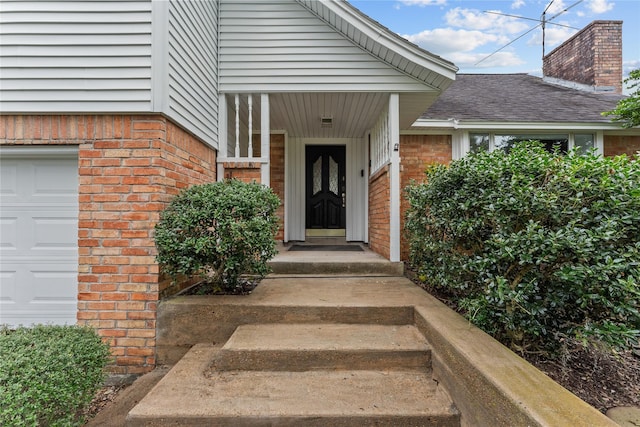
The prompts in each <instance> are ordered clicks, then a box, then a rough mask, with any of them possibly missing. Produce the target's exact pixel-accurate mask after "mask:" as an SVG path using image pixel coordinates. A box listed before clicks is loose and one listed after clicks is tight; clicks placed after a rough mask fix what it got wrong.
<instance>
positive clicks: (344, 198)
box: [342, 193, 347, 208]
mask: <svg viewBox="0 0 640 427" xmlns="http://www.w3.org/2000/svg"><path fill="white" fill-rule="evenodd" d="M342 207H343V208H346V207H347V194H346V193H342Z"/></svg>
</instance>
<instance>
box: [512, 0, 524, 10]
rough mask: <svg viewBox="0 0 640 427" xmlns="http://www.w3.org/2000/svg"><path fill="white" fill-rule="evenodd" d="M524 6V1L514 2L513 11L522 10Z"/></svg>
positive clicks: (516, 0)
mask: <svg viewBox="0 0 640 427" xmlns="http://www.w3.org/2000/svg"><path fill="white" fill-rule="evenodd" d="M524 5H525V2H524V0H514V1H513V3H511V9H520V8H521V7H522V6H524Z"/></svg>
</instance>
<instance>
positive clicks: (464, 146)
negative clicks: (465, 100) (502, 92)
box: [452, 129, 604, 159]
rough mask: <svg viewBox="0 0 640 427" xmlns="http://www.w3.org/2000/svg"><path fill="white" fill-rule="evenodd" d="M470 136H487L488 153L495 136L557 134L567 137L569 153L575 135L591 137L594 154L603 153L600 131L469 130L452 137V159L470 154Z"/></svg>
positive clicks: (601, 133)
mask: <svg viewBox="0 0 640 427" xmlns="http://www.w3.org/2000/svg"><path fill="white" fill-rule="evenodd" d="M472 134H476V135H477V134H480V135H488V136H489V151H490V152H491V151H493V150H495V149H496V146H495V136H496V135H515V136H517V135H530V134H535V135H545V134H548V135H558V134H566V135H568V146H569V151H571V150H572V149H573V148H574V147H575V136H576V135H589V134H590V135H593V137H594V141H593V146H594V148H595V149H596V153H597V154H600V155H602V154H603V153H604V134H603V132H602V131H596V130H586V129H585V130H562V129H553V130H547V131H541V130H537V129H522V130H514V129H504V130H503V129H497V130H487V129H475V130H474V129H471V130H464V131H458V132H456V133H455V134H454V135H453V143H454V147H456V149H454V150H453V153H452V154H453V157H454V159H459V158H462V157H464V156H466V155H467V154H469V153H470V152H471V139H470V135H472Z"/></svg>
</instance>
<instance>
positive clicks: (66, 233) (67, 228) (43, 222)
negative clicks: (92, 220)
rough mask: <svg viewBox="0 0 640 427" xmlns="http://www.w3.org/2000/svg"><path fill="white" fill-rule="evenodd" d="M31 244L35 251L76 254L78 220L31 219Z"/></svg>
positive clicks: (68, 217) (63, 218)
mask: <svg viewBox="0 0 640 427" xmlns="http://www.w3.org/2000/svg"><path fill="white" fill-rule="evenodd" d="M32 230H33V244H32V249H33V250H36V251H39V252H40V251H47V250H48V251H51V250H54V251H56V253H59V252H69V251H71V252H74V253H75V252H76V251H77V247H78V231H77V230H78V220H77V219H76V218H73V217H72V216H71V215H67V216H66V217H62V216H58V217H34V218H32Z"/></svg>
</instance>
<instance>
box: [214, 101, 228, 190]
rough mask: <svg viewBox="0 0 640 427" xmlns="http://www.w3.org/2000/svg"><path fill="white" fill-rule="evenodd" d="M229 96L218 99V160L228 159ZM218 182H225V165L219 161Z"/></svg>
mask: <svg viewBox="0 0 640 427" xmlns="http://www.w3.org/2000/svg"><path fill="white" fill-rule="evenodd" d="M227 137H228V135H227V96H226V95H225V94H224V93H223V94H221V95H220V96H219V98H218V158H219V159H224V158H226V157H227V144H228V141H227ZM216 178H217V180H218V181H223V180H224V165H223V164H222V162H220V161H218V170H217V171H216Z"/></svg>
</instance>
